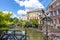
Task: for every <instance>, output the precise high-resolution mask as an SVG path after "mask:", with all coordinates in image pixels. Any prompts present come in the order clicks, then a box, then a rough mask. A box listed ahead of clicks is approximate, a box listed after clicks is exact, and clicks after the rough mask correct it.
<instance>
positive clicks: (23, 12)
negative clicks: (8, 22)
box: [17, 10, 26, 15]
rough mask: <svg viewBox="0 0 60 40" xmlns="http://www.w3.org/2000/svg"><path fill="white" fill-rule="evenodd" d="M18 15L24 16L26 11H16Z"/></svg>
mask: <svg viewBox="0 0 60 40" xmlns="http://www.w3.org/2000/svg"><path fill="white" fill-rule="evenodd" d="M17 13H18V14H19V15H23V14H26V11H24V10H18V12H17Z"/></svg>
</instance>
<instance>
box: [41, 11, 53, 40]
mask: <svg viewBox="0 0 60 40" xmlns="http://www.w3.org/2000/svg"><path fill="white" fill-rule="evenodd" d="M49 16H50V15H48V14H45V12H44V10H42V14H41V19H42V21H43V25H45V26H46V40H48V26H49V25H50V23H51V21H52V19H51V18H50V17H49Z"/></svg>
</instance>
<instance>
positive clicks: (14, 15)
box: [11, 14, 19, 18]
mask: <svg viewBox="0 0 60 40" xmlns="http://www.w3.org/2000/svg"><path fill="white" fill-rule="evenodd" d="M11 17H12V18H14V17H17V18H19V17H18V16H17V15H16V14H13V15H12V16H11Z"/></svg>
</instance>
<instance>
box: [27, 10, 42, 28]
mask: <svg viewBox="0 0 60 40" xmlns="http://www.w3.org/2000/svg"><path fill="white" fill-rule="evenodd" d="M40 14H41V10H37V11H29V12H27V20H28V21H31V20H34V19H37V20H38V24H40ZM38 29H41V27H40V26H38Z"/></svg>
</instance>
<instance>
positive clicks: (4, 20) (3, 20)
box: [0, 11, 12, 28]
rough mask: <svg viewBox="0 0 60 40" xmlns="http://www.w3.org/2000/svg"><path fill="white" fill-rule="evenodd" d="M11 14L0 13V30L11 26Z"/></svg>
mask: <svg viewBox="0 0 60 40" xmlns="http://www.w3.org/2000/svg"><path fill="white" fill-rule="evenodd" d="M11 15H12V14H11V13H10V12H8V13H3V12H2V11H0V28H2V27H9V25H10V24H12V22H10V20H9V19H10V16H11Z"/></svg>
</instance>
